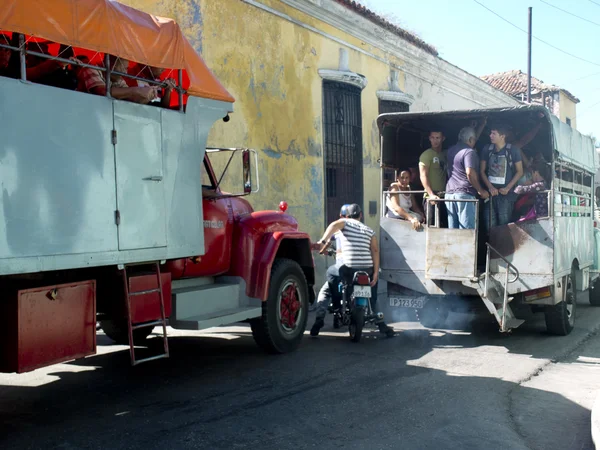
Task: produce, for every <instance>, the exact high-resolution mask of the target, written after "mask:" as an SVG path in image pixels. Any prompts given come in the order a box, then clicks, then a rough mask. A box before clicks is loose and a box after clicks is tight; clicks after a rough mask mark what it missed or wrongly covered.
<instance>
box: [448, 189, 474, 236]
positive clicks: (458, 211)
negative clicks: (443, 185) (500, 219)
mask: <svg viewBox="0 0 600 450" xmlns="http://www.w3.org/2000/svg"><path fill="white" fill-rule="evenodd" d="M445 198H447V199H448V200H475V198H476V197H475V196H474V195H471V194H465V193H463V192H455V193H452V194H448V193H446V196H445ZM446 208H447V209H448V228H461V229H474V228H475V211H476V210H477V208H476V204H475V202H446Z"/></svg>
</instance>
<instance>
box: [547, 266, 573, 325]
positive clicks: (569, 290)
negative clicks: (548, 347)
mask: <svg viewBox="0 0 600 450" xmlns="http://www.w3.org/2000/svg"><path fill="white" fill-rule="evenodd" d="M562 282H563V289H565V293H564V299H563V301H561V302H560V303H557V304H556V305H554V306H546V309H545V311H544V312H545V315H546V329H547V330H548V332H549V333H551V334H556V335H558V336H566V335H567V334H569V333H570V332H571V331H572V330H573V328H574V327H575V313H576V311H577V293H576V292H577V291H576V289H575V278H574V277H573V276H572V275H566V276H564V277H563V279H562Z"/></svg>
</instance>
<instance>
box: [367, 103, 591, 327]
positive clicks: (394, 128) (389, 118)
mask: <svg viewBox="0 0 600 450" xmlns="http://www.w3.org/2000/svg"><path fill="white" fill-rule="evenodd" d="M484 119H487V123H488V124H490V123H494V122H496V123H498V122H502V123H506V124H508V125H509V126H510V127H512V129H513V130H514V133H515V135H516V136H523V135H525V134H527V133H528V132H529V131H531V130H532V129H536V126H538V125H539V127H538V128H537V129H538V131H537V133H536V134H535V137H534V138H533V139H532V140H531V141H530V143H529V144H528V145H527V147H526V148H527V149H528V151H529V152H530V153H531V154H532V155H537V156H538V157H540V158H543V160H544V161H546V162H547V164H548V165H549V167H550V173H551V179H550V180H546V181H547V183H548V184H549V189H548V190H547V191H546V192H544V193H542V194H545V195H546V196H547V201H548V211H549V213H548V217H536V218H534V219H527V220H515V221H513V222H512V223H509V224H506V225H502V226H496V227H492V228H491V229H490V230H489V233H484V232H483V230H482V227H481V222H482V219H483V217H482V214H483V208H482V207H481V206H482V202H481V201H479V202H477V205H476V207H477V210H478V212H477V214H476V224H475V228H474V229H449V228H441V227H436V226H428V225H425V227H424V229H423V230H422V231H420V232H418V231H415V230H413V229H412V227H411V224H410V223H407V222H406V221H402V220H397V219H392V218H388V217H386V216H385V211H384V210H383V211H382V216H381V222H380V223H381V240H380V242H381V244H380V246H381V248H380V250H381V277H380V278H381V280H383V281H386V282H387V292H388V304H387V305H386V306H387V308H389V311H387V314H388V315H390V316H392V317H394V316H395V315H396V314H397V313H398V312H399V311H404V312H407V311H406V310H411V311H414V312H416V315H417V316H418V319H419V320H420V321H421V322H422V324H423V325H425V326H427V327H434V328H435V327H443V326H444V325H445V323H446V319H447V317H448V314H449V312H451V311H462V312H464V311H476V310H480V309H483V310H484V311H486V310H487V311H488V312H489V313H490V314H491V315H492V316H493V317H494V318H495V320H496V322H497V323H498V325H499V328H500V331H501V332H510V331H511V330H513V329H515V328H517V327H518V326H520V325H521V324H522V323H523V322H524V321H525V320H527V319H530V318H531V317H533V316H532V315H533V313H536V312H542V313H544V315H545V322H546V328H547V331H548V332H549V333H550V334H555V335H567V334H569V333H570V332H571V330H572V329H573V327H574V326H575V318H576V311H577V294H578V293H579V292H581V291H585V290H588V289H589V290H590V292H589V301H590V303H591V304H592V305H595V306H598V305H600V284H599V280H600V278H598V244H599V239H598V238H599V233H598V228H597V226H598V223H597V222H596V221H595V218H594V209H595V207H594V204H595V201H594V196H595V194H596V193H595V192H594V191H595V189H594V186H595V178H596V173H597V169H598V161H597V154H596V152H595V149H594V146H593V143H592V140H591V139H590V138H589V137H588V136H584V135H582V134H581V133H579V132H578V131H577V130H575V129H573V128H571V127H570V126H569V125H567V124H565V123H562V122H561V121H560V120H559V119H558V118H557V117H555V116H553V115H551V114H550V113H549V112H548V110H547V109H546V108H544V107H542V106H538V105H521V106H516V107H506V108H502V107H498V108H485V109H478V110H455V111H433V112H419V113H417V112H410V113H393V114H382V115H381V116H379V118H378V126H379V130H380V132H381V136H382V147H381V161H382V166H383V167H384V168H385V167H388V168H390V167H396V168H402V167H413V165H416V163H417V161H418V158H419V154H420V153H421V152H422V151H423V150H424V149H425V148H427V147H425V145H426V142H427V137H428V134H429V130H432V129H433V130H439V129H442V130H444V132H445V133H444V134H445V136H446V140H447V141H448V142H449V145H452V144H454V143H455V142H456V140H457V136H458V132H459V130H460V129H461V128H462V127H464V126H467V125H469V124H471V123H473V122H474V123H481V122H482V121H483V120H484ZM489 145H490V140H489V137H488V136H487V135H486V134H485V133H483V134H482V135H481V137H480V139H479V141H478V143H477V147H478V148H479V151H480V152H481V151H485V150H482V149H486V148H488V146H489ZM388 171H389V169H388ZM389 178H390V177H389V175H387V179H389ZM381 183H382V192H383V194H384V196H385V195H387V194H388V193H389V192H390V191H389V186H388V185H386V184H384V176H383V172H382V177H381ZM412 192H413V193H414V194H415V195H421V196H422V194H423V193H424V191H422V190H421V191H419V190H414V191H412ZM442 201H444V200H442ZM490 201H493V197H491V198H490ZM439 204H440V203H439V202H436V206H435V214H436V215H438V214H439V213H440V212H439ZM435 223H439V221H437V220H436V221H435ZM480 302H481V303H480Z"/></svg>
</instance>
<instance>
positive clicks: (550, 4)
mask: <svg viewBox="0 0 600 450" xmlns="http://www.w3.org/2000/svg"><path fill="white" fill-rule="evenodd" d="M540 2H542V3H544V4H546V5H548V6H551V7H552V8H554V9H558V10H559V11H562V12H564V13H565V14H568V15H570V16H573V17H577V18H578V19H581V20H585V21H586V22H588V23H591V24H592V25H596V26H597V27H600V23H598V22H594V21H592V20H589V19H586V18H585V17H581V16H578V15H577V14H573V13H572V12H569V11H567V10H566V9H562V8H559V7H558V6H554V5H553V4H552V3H548V2H547V1H545V0H540ZM598 6H600V4H598Z"/></svg>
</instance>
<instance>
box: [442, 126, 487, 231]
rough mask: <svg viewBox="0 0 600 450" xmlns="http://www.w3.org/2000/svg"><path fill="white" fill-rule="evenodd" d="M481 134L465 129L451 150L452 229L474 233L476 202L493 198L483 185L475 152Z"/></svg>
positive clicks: (449, 192) (448, 194) (448, 187)
mask: <svg viewBox="0 0 600 450" xmlns="http://www.w3.org/2000/svg"><path fill="white" fill-rule="evenodd" d="M477 137H478V136H477V132H476V131H475V130H474V129H473V128H472V127H464V128H463V129H461V130H460V132H459V133H458V142H457V143H456V144H455V145H453V146H452V147H450V148H449V149H448V183H447V184H446V199H448V200H461V201H455V202H450V201H449V202H447V204H446V207H447V208H448V228H462V229H474V228H475V222H476V220H475V216H476V212H477V205H476V199H477V195H478V194H479V195H480V196H481V198H483V199H486V198H488V196H489V194H488V193H487V191H486V190H485V189H483V188H482V187H481V184H479V177H478V176H477V173H478V172H479V157H478V156H477V152H475V149H474V147H475V143H476V142H477Z"/></svg>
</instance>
